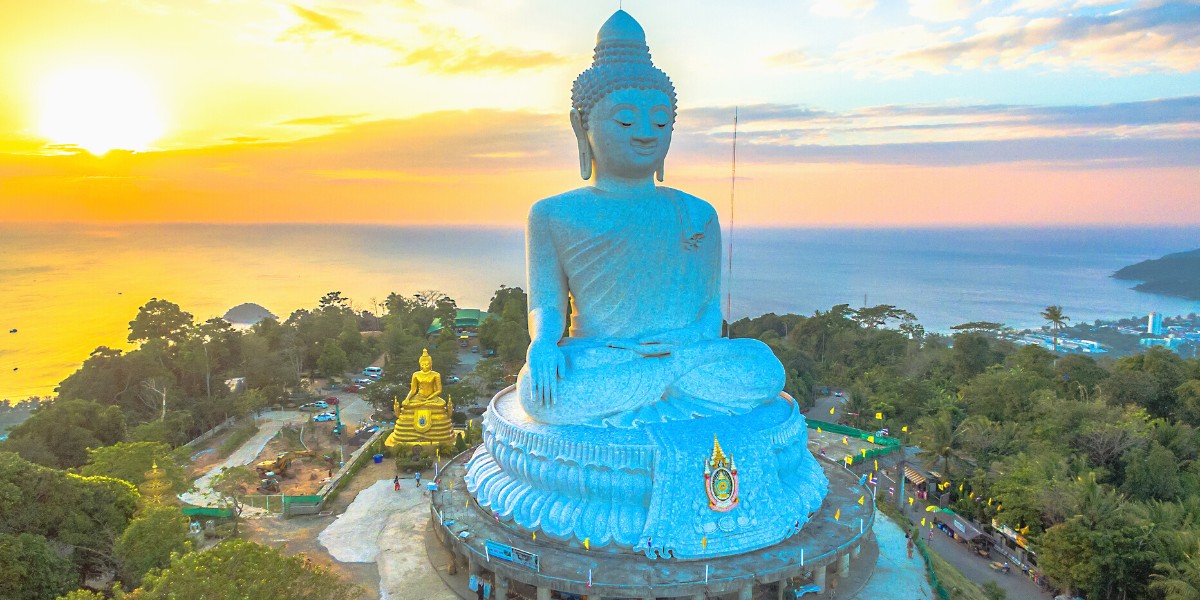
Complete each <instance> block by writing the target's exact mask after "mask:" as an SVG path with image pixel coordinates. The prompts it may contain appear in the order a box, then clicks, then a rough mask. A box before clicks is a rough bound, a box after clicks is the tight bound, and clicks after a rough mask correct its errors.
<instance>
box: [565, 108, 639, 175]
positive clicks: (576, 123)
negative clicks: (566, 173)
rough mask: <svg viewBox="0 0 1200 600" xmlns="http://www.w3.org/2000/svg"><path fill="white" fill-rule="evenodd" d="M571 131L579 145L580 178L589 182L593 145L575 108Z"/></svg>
mask: <svg viewBox="0 0 1200 600" xmlns="http://www.w3.org/2000/svg"><path fill="white" fill-rule="evenodd" d="M571 129H573V130H575V141H576V142H578V144H579V176H580V177H582V178H583V180H584V181H587V180H588V179H591V178H592V145H591V144H590V143H588V137H587V130H586V129H584V128H583V115H581V114H579V110H578V109H574V108H572V109H571ZM660 181H661V179H660Z"/></svg>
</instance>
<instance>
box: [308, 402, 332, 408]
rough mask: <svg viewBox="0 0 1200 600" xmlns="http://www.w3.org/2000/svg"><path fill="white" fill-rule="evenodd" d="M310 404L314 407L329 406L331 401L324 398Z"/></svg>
mask: <svg viewBox="0 0 1200 600" xmlns="http://www.w3.org/2000/svg"><path fill="white" fill-rule="evenodd" d="M308 406H312V407H314V408H329V403H328V402H325V401H324V400H317V401H316V402H313V403H312V404H309V405H308Z"/></svg>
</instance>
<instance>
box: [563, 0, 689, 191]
mask: <svg viewBox="0 0 1200 600" xmlns="http://www.w3.org/2000/svg"><path fill="white" fill-rule="evenodd" d="M571 105H572V108H571V126H572V128H573V129H574V130H575V137H576V139H577V140H578V142H579V174H580V176H582V177H583V178H584V179H590V178H591V176H592V169H593V161H594V164H595V169H596V170H597V171H599V172H602V173H606V174H612V175H617V176H620V177H625V178H630V179H637V178H642V177H646V176H649V175H651V174H655V173H657V175H658V180H659V181H662V179H663V160H664V159H665V158H666V155H667V150H668V149H669V148H670V146H671V132H672V130H673V129H674V126H675V87H674V86H673V85H671V80H670V79H669V78H667V74H666V73H663V72H662V71H661V70H659V69H658V68H657V67H655V66H654V63H653V62H652V61H651V60H650V49H649V48H648V47H647V46H646V33H645V32H644V31H643V30H642V26H641V25H639V24H638V22H637V21H635V20H634V19H633V17H631V16H629V13H627V12H625V11H623V10H618V11H617V12H616V13H614V14H613V16H611V17H609V19H608V21H606V22H605V23H604V25H603V26H602V27H601V28H600V33H598V34H597V35H596V54H595V57H594V58H593V59H592V66H591V67H590V68H589V69H587V70H586V71H584V72H583V73H580V74H579V77H578V78H576V79H575V84H574V86H572V89H571Z"/></svg>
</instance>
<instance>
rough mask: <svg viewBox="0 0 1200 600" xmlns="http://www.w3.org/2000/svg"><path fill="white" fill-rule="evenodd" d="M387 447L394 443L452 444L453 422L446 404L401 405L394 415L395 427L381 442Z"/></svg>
mask: <svg viewBox="0 0 1200 600" xmlns="http://www.w3.org/2000/svg"><path fill="white" fill-rule="evenodd" d="M383 444H384V445H385V446H387V447H388V448H391V447H392V446H395V445H396V444H408V445H412V444H429V445H434V446H441V445H449V444H454V423H453V422H452V421H451V420H450V411H449V410H447V407H446V406H437V405H424V406H417V407H410V406H402V407H401V408H400V412H399V413H398V414H397V415H396V427H395V428H394V429H392V434H391V435H389V436H388V439H387V441H385V442H384V443H383Z"/></svg>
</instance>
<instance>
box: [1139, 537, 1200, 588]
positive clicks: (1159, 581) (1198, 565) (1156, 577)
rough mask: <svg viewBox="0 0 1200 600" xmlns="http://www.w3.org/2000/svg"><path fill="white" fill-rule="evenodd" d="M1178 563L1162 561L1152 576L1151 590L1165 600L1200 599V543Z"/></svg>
mask: <svg viewBox="0 0 1200 600" xmlns="http://www.w3.org/2000/svg"><path fill="white" fill-rule="evenodd" d="M1183 558H1184V560H1181V561H1179V562H1178V563H1168V562H1162V563H1158V564H1157V565H1155V567H1154V568H1155V570H1156V571H1158V572H1157V573H1154V574H1153V575H1151V576H1150V590H1151V591H1153V592H1156V593H1158V594H1161V595H1162V598H1163V600H1197V599H1200V544H1198V545H1197V546H1196V547H1194V548H1193V549H1192V550H1191V552H1188V553H1187V554H1185V555H1184V557H1183Z"/></svg>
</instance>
